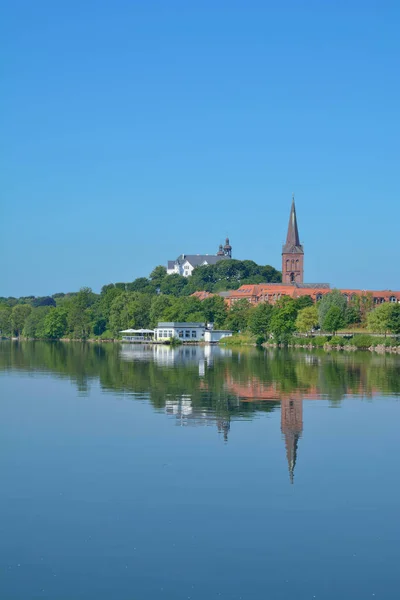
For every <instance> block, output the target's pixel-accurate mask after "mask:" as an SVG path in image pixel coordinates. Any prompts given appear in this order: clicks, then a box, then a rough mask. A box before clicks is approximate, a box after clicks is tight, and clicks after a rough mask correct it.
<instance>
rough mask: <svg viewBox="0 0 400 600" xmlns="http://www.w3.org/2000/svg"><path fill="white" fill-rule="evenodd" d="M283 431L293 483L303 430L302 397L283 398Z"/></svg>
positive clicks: (291, 481)
mask: <svg viewBox="0 0 400 600" xmlns="http://www.w3.org/2000/svg"><path fill="white" fill-rule="evenodd" d="M281 431H282V435H283V437H284V439H285V446H286V458H287V462H288V468H289V477H290V483H293V482H294V469H295V466H296V460H297V446H298V443H299V439H300V438H301V434H302V432H303V400H302V399H301V398H282V400H281Z"/></svg>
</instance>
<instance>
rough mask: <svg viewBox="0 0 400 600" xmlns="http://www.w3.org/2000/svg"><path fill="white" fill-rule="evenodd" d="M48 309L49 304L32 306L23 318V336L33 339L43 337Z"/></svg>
mask: <svg viewBox="0 0 400 600" xmlns="http://www.w3.org/2000/svg"><path fill="white" fill-rule="evenodd" d="M50 310H51V307H50V306H38V308H34V309H33V310H32V311H31V313H30V314H29V315H28V316H27V318H26V320H25V325H24V336H26V337H29V338H34V339H39V338H45V337H46V335H45V319H46V315H47V314H48V313H49V311H50Z"/></svg>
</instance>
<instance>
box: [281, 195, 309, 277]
mask: <svg viewBox="0 0 400 600" xmlns="http://www.w3.org/2000/svg"><path fill="white" fill-rule="evenodd" d="M303 279H304V249H303V246H302V245H301V243H300V238H299V229H298V227H297V216H296V206H295V204H294V195H293V197H292V207H291V209H290V217H289V226H288V231H287V236H286V243H285V244H284V246H283V248H282V283H303Z"/></svg>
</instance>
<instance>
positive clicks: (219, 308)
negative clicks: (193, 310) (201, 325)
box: [201, 296, 228, 328]
mask: <svg viewBox="0 0 400 600" xmlns="http://www.w3.org/2000/svg"><path fill="white" fill-rule="evenodd" d="M201 310H202V312H203V314H204V320H205V322H206V323H214V326H215V327H216V328H219V327H223V326H224V324H225V321H226V317H227V314H228V309H227V306H226V303H225V300H224V299H223V298H221V296H210V297H209V298H206V299H205V300H203V301H202V302H201Z"/></svg>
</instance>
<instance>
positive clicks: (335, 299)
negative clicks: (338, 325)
mask: <svg viewBox="0 0 400 600" xmlns="http://www.w3.org/2000/svg"><path fill="white" fill-rule="evenodd" d="M317 306H318V321H319V324H320V326H321V328H322V329H324V321H325V317H326V314H327V312H328V311H329V309H330V308H331V307H332V306H336V307H337V308H338V309H339V311H340V314H341V316H342V321H343V325H344V324H345V314H346V308H347V300H346V298H345V297H344V296H343V294H342V292H341V291H340V290H336V289H335V290H332V291H331V292H329V294H325V296H323V298H322V299H321V300H320V301H319V302H318V304H317ZM333 314H334V313H333ZM329 330H330V331H331V329H330V328H329Z"/></svg>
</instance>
